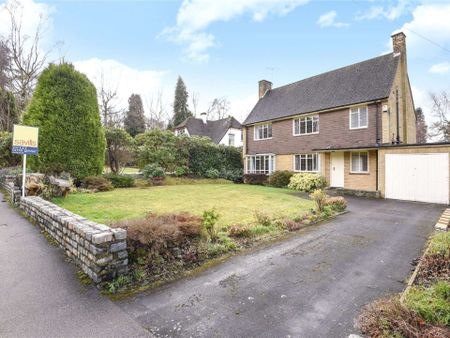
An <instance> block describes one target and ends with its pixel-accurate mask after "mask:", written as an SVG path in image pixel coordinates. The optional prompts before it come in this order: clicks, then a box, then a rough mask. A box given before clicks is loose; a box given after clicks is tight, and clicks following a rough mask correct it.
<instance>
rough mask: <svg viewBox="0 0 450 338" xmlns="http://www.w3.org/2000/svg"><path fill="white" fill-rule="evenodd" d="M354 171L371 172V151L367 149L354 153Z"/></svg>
mask: <svg viewBox="0 0 450 338" xmlns="http://www.w3.org/2000/svg"><path fill="white" fill-rule="evenodd" d="M351 172H352V173H367V172H369V153H368V152H367V151H361V152H353V153H352V167H351Z"/></svg>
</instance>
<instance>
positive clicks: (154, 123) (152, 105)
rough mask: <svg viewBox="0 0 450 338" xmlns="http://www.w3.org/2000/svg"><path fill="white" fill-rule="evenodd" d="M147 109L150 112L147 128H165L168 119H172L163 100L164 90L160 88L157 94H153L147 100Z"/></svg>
mask: <svg viewBox="0 0 450 338" xmlns="http://www.w3.org/2000/svg"><path fill="white" fill-rule="evenodd" d="M147 110H148V112H149V117H148V118H147V128H148V129H165V127H166V125H167V121H168V120H169V119H170V115H169V112H168V110H167V109H166V107H165V105H164V102H163V92H162V90H158V92H157V93H156V95H152V97H151V98H150V99H149V100H148V101H147Z"/></svg>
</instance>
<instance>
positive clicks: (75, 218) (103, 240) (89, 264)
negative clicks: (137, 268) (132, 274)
mask: <svg viewBox="0 0 450 338" xmlns="http://www.w3.org/2000/svg"><path fill="white" fill-rule="evenodd" d="M20 208H21V209H22V210H23V211H24V212H25V213H26V214H27V215H28V216H29V217H31V218H32V219H34V220H35V221H36V223H37V224H38V225H39V226H40V227H41V228H42V229H43V230H45V231H46V232H47V233H48V234H49V235H50V236H51V237H52V238H54V239H55V240H56V241H57V242H58V244H59V246H60V247H62V248H63V249H64V250H65V252H66V254H67V255H68V256H69V257H70V258H71V259H73V261H74V262H75V263H76V264H77V265H78V266H79V267H80V268H81V269H82V270H83V271H84V272H85V273H86V274H87V275H88V276H89V277H90V278H91V279H92V280H93V281H94V282H95V283H97V284H98V283H102V282H104V281H107V280H111V279H113V278H115V277H117V276H119V275H122V274H126V273H127V272H128V253H127V243H126V238H127V232H126V230H124V229H113V228H110V227H109V226H106V225H103V224H98V223H95V222H92V221H89V220H88V219H86V218H83V217H81V216H79V215H76V214H74V213H72V212H70V211H68V210H66V209H63V208H61V207H58V206H57V205H55V204H53V203H51V202H48V201H46V200H43V199H42V198H40V197H25V198H22V199H21V200H20Z"/></svg>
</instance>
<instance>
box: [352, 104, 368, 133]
mask: <svg viewBox="0 0 450 338" xmlns="http://www.w3.org/2000/svg"><path fill="white" fill-rule="evenodd" d="M361 108H366V114H367V118H366V125H365V126H361V124H360V123H361ZM353 109H358V127H352V110H353ZM348 124H349V127H350V129H352V130H354V129H367V128H368V127H369V106H359V107H350V109H349V111H348Z"/></svg>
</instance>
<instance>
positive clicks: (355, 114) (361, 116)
mask: <svg viewBox="0 0 450 338" xmlns="http://www.w3.org/2000/svg"><path fill="white" fill-rule="evenodd" d="M367 126H368V116H367V106H364V107H355V108H350V129H360V128H367Z"/></svg>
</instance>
